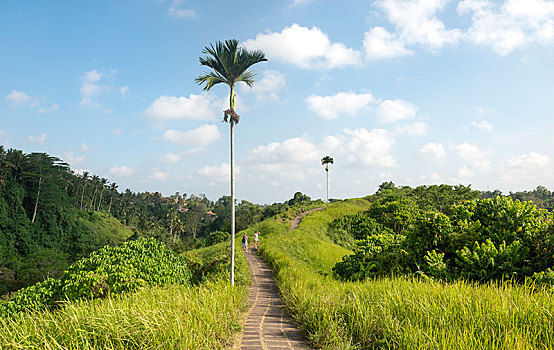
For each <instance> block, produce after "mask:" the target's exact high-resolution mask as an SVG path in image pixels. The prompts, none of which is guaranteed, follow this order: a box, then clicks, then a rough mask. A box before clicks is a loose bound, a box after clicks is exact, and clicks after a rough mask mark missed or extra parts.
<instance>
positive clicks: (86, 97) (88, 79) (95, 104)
mask: <svg viewBox="0 0 554 350" xmlns="http://www.w3.org/2000/svg"><path fill="white" fill-rule="evenodd" d="M117 73H118V71H117V69H110V70H108V71H107V72H99V71H97V70H96V69H93V70H91V71H88V72H85V73H84V74H83V75H82V76H81V89H80V92H81V100H80V102H79V104H80V105H81V106H82V107H89V108H102V105H101V103H100V101H99V99H100V96H102V95H106V94H110V93H113V92H114V91H118V92H119V93H120V94H122V96H123V93H126V91H125V90H127V91H128V88H127V87H126V86H124V87H122V88H116V87H115V86H114V84H113V82H112V81H113V78H114V77H115V76H116V75H117ZM125 88H127V89H125ZM122 89H123V90H122ZM111 112H112V111H111V110H110V109H104V113H111Z"/></svg>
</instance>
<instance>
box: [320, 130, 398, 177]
mask: <svg viewBox="0 0 554 350" xmlns="http://www.w3.org/2000/svg"><path fill="white" fill-rule="evenodd" d="M394 143H395V138H394V135H393V134H392V133H390V132H389V131H387V130H384V129H373V130H371V131H368V130H366V129H363V128H362V129H355V130H350V129H344V130H343V132H342V134H338V135H331V136H327V137H325V138H324V140H323V143H322V144H321V146H320V148H321V149H322V150H325V153H326V154H331V155H333V154H336V155H344V156H345V163H346V164H348V165H350V166H353V167H358V168H365V167H370V166H381V167H393V166H396V165H397V163H396V160H395V159H394V158H393V156H392V155H391V152H392V146H393V145H394Z"/></svg>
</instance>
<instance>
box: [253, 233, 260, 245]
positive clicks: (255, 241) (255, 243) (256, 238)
mask: <svg viewBox="0 0 554 350" xmlns="http://www.w3.org/2000/svg"><path fill="white" fill-rule="evenodd" d="M258 234H259V232H258V231H256V232H254V248H255V249H258Z"/></svg>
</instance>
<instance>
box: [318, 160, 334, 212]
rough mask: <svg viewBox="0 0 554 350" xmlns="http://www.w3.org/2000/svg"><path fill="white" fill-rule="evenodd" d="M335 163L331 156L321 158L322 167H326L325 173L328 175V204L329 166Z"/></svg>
mask: <svg viewBox="0 0 554 350" xmlns="http://www.w3.org/2000/svg"><path fill="white" fill-rule="evenodd" d="M334 162H335V161H334V160H333V158H331V157H329V156H325V157H323V158H321V165H325V172H326V173H327V202H329V164H333V163H334Z"/></svg>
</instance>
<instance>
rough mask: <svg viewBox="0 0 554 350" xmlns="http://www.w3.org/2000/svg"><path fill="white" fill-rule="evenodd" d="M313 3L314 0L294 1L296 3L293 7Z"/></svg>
mask: <svg viewBox="0 0 554 350" xmlns="http://www.w3.org/2000/svg"><path fill="white" fill-rule="evenodd" d="M312 1H314V0H294V2H293V3H292V6H293V7H296V6H300V5H304V4H307V3H309V2H312Z"/></svg>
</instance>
